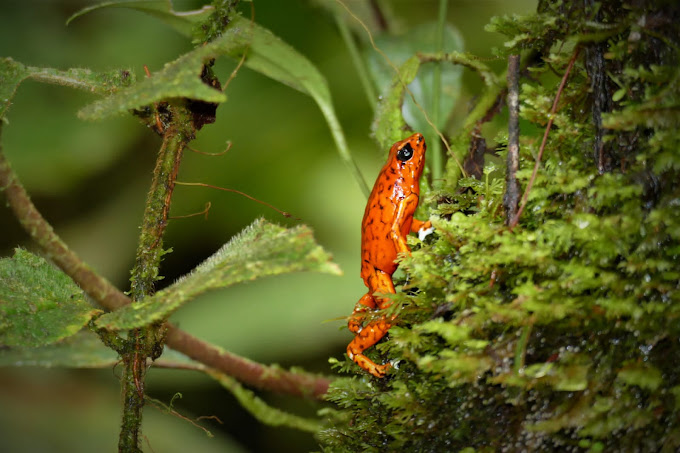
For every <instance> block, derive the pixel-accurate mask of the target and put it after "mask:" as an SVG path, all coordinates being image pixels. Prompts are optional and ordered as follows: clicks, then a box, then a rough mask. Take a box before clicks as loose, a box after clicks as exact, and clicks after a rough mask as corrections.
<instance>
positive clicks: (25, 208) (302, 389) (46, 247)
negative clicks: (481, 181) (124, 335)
mask: <svg viewBox="0 0 680 453" xmlns="http://www.w3.org/2000/svg"><path fill="white" fill-rule="evenodd" d="M1 136H2V121H0V138H1ZM1 146H2V143H1V140H0V190H4V191H5V195H6V197H7V201H8V203H9V205H10V208H11V209H12V211H13V212H14V215H15V216H16V217H17V219H18V220H19V222H20V224H21V226H22V227H23V228H24V230H25V231H26V232H27V233H28V234H29V236H30V237H31V239H32V240H34V241H35V242H36V243H37V244H38V245H39V246H40V248H41V250H42V252H43V253H44V254H45V256H47V257H48V258H49V259H50V260H52V261H53V262H54V263H55V264H56V265H57V266H58V267H59V268H60V269H61V270H62V271H64V273H66V274H67V275H68V276H69V277H71V278H72V279H73V280H74V281H75V282H76V283H78V285H80V287H81V288H82V289H83V290H84V291H85V292H86V293H87V294H88V295H89V296H90V297H91V298H92V299H94V300H95V301H97V302H98V303H99V304H100V305H101V306H102V307H104V308H106V309H108V310H116V309H118V308H120V307H122V306H124V305H127V304H129V303H130V302H131V300H130V298H129V297H128V296H126V295H125V294H123V293H122V292H121V291H120V290H119V289H117V288H116V287H115V286H113V285H112V284H111V283H110V282H109V281H108V280H106V279H105V278H103V277H102V276H100V275H98V274H97V273H96V272H95V271H93V270H92V269H91V268H90V267H89V266H87V264H85V263H84V262H83V261H82V260H81V259H80V258H79V257H78V256H77V255H76V254H75V253H74V252H73V251H71V250H70V249H69V248H68V247H67V246H66V244H65V243H64V242H63V241H62V240H61V238H60V237H59V236H58V235H57V234H56V233H55V232H54V230H53V229H52V227H51V225H50V224H49V223H48V222H47V221H46V220H45V219H44V218H43V217H42V215H41V214H40V212H39V211H38V210H37V209H36V207H35V205H34V204H33V202H32V201H31V199H30V198H29V196H28V193H27V192H26V190H25V189H24V187H23V186H22V185H21V183H20V181H19V179H18V178H17V176H16V174H15V173H14V171H13V170H12V168H11V166H10V164H9V162H8V161H7V159H6V157H5V155H4V153H3V152H2V147H1ZM165 326H166V327H167V338H166V344H167V345H168V346H169V347H170V348H172V349H174V350H176V351H178V352H181V353H183V354H184V355H186V356H188V357H190V358H192V359H194V360H196V361H198V362H201V363H203V364H204V365H207V366H210V367H213V368H215V369H217V370H220V371H222V372H224V373H226V374H229V375H231V376H233V377H234V378H236V379H238V380H239V381H241V382H243V383H245V384H247V385H252V386H254V387H257V388H260V389H263V390H269V391H273V392H279V393H287V394H291V395H294V396H311V397H313V398H316V399H322V397H323V396H324V394H325V393H326V391H327V389H328V385H329V383H330V380H329V379H328V378H325V377H321V376H316V375H312V374H303V373H292V372H289V371H285V370H281V369H279V368H277V367H272V366H266V365H263V364H260V363H257V362H253V361H250V360H248V359H246V358H243V357H240V356H237V355H235V354H232V353H230V352H227V351H223V350H221V349H219V348H217V347H215V346H213V345H211V344H209V343H206V342H204V341H202V340H200V339H198V338H196V337H194V336H192V335H191V334H189V333H187V332H184V331H182V330H181V329H179V328H177V327H175V326H173V325H172V324H171V323H165Z"/></svg>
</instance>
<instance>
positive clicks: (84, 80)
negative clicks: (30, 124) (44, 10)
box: [0, 58, 134, 118]
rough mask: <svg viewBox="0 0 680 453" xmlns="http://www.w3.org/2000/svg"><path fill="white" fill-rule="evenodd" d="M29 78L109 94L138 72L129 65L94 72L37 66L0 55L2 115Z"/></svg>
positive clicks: (130, 79) (1, 116)
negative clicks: (129, 68)
mask: <svg viewBox="0 0 680 453" xmlns="http://www.w3.org/2000/svg"><path fill="white" fill-rule="evenodd" d="M26 79H33V80H37V81H40V82H43V83H51V84H55V85H63V86H68V87H71V88H77V89H80V90H85V91H89V92H91V93H95V94H109V93H112V92H115V91H116V90H118V89H119V88H120V87H125V86H128V85H129V84H130V83H132V82H133V81H134V75H132V73H131V72H130V71H129V70H125V69H118V70H114V71H109V72H94V71H91V70H89V69H81V68H71V69H67V70H66V71H61V70H58V69H53V68H36V67H32V66H24V65H23V64H21V63H19V62H17V61H14V60H12V59H11V58H0V118H3V117H4V116H5V115H6V113H7V109H9V106H10V105H11V103H12V98H13V97H14V95H15V93H16V91H17V88H19V85H20V84H21V82H23V81H24V80H26Z"/></svg>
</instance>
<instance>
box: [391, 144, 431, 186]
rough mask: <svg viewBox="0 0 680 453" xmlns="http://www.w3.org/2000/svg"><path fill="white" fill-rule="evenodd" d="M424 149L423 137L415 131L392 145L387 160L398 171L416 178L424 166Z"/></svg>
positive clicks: (425, 147)
mask: <svg viewBox="0 0 680 453" xmlns="http://www.w3.org/2000/svg"><path fill="white" fill-rule="evenodd" d="M426 149H427V146H426V145H425V137H423V134H420V133H418V132H416V133H415V134H413V135H411V136H410V137H409V138H406V139H404V140H401V141H398V142H397V143H395V144H394V145H392V148H391V149H390V159H389V160H390V162H392V165H393V166H395V167H396V169H397V171H398V172H399V173H402V174H403V173H409V174H411V175H413V177H414V178H415V179H416V180H418V179H419V178H420V175H421V174H422V173H423V167H425V150H426Z"/></svg>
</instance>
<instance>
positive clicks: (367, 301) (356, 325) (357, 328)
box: [347, 293, 377, 334]
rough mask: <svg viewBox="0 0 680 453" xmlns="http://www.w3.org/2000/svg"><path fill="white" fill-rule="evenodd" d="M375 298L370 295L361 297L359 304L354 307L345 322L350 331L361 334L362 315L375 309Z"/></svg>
mask: <svg viewBox="0 0 680 453" xmlns="http://www.w3.org/2000/svg"><path fill="white" fill-rule="evenodd" d="M376 306H377V305H376V303H375V297H373V295H372V294H371V293H366V294H364V295H363V297H362V298H361V299H359V302H357V304H356V305H355V306H354V311H353V312H352V314H351V315H350V317H349V320H348V321H347V327H348V328H349V330H350V331H352V332H353V333H355V334H357V333H359V332H361V329H362V325H363V318H364V313H366V312H367V311H369V310H373V309H375V308H376Z"/></svg>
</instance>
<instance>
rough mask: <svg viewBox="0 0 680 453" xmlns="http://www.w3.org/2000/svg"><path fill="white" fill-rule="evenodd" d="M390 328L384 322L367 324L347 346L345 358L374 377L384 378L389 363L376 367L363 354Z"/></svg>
mask: <svg viewBox="0 0 680 453" xmlns="http://www.w3.org/2000/svg"><path fill="white" fill-rule="evenodd" d="M390 327H391V325H390V324H389V323H388V322H387V321H385V320H380V321H376V322H372V323H369V324H368V325H367V326H365V327H364V328H363V329H360V331H359V332H357V335H356V336H355V337H354V339H353V340H352V342H351V343H350V344H349V345H347V356H348V357H349V358H350V359H352V360H353V361H354V362H355V363H356V364H357V365H359V366H360V367H361V368H363V369H364V370H366V371H368V372H369V373H371V374H372V375H373V376H375V377H383V376H385V373H387V370H388V369H389V368H390V367H391V365H390V364H389V363H387V364H385V365H378V364H376V363H375V362H373V361H372V360H371V359H369V358H368V357H366V356H365V355H364V354H363V352H364V351H365V350H366V349H368V348H370V347H371V346H373V345H374V344H376V343H377V342H378V341H380V339H381V338H382V337H384V336H385V334H386V333H387V331H388V330H389V328H390Z"/></svg>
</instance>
